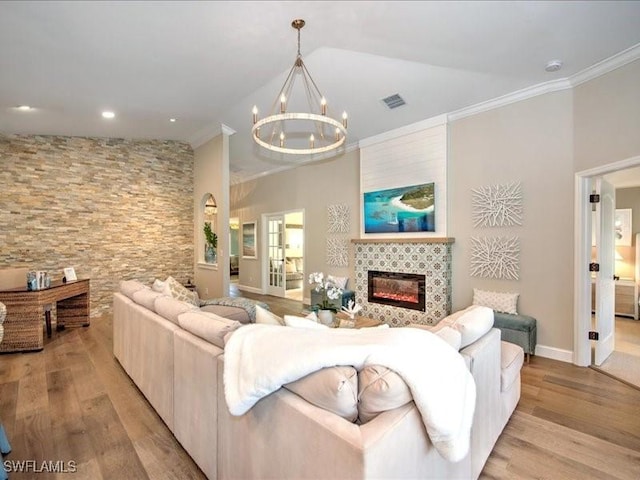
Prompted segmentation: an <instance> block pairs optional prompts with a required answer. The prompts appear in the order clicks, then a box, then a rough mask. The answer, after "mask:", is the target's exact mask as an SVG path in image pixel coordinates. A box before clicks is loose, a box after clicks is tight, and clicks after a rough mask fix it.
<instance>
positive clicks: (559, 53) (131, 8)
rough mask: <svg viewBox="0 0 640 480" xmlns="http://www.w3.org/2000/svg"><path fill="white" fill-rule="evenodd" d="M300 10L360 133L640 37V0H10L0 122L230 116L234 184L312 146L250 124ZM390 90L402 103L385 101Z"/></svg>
mask: <svg viewBox="0 0 640 480" xmlns="http://www.w3.org/2000/svg"><path fill="white" fill-rule="evenodd" d="M295 18H303V19H305V20H306V22H307V25H306V26H305V27H304V29H303V30H302V32H301V53H302V56H303V58H304V61H305V63H306V65H307V68H308V69H309V71H310V72H311V74H312V76H313V79H314V80H315V82H316V83H317V84H318V86H319V87H320V89H321V90H322V92H323V94H324V95H325V96H326V97H327V99H328V101H329V105H330V108H335V109H336V111H337V112H338V113H340V112H342V110H346V111H347V112H349V135H348V141H347V145H348V146H353V145H357V143H358V141H359V140H360V139H363V138H367V137H370V136H372V135H376V134H379V133H382V132H385V131H389V130H392V129H395V128H398V127H401V126H405V125H408V124H411V123H414V122H417V121H420V120H424V119H427V118H430V117H434V116H437V115H441V114H445V113H451V112H455V111H459V110H461V109H465V108H468V107H471V106H473V105H478V104H481V103H482V102H487V101H491V100H493V99H496V98H498V97H501V96H504V95H508V94H511V93H513V92H516V91H520V90H523V89H529V88H532V87H534V86H536V85H541V84H547V83H549V82H557V81H560V80H561V79H567V78H571V77H573V76H575V75H576V74H579V73H580V72H582V71H584V70H585V69H588V68H590V67H592V66H594V65H596V64H598V63H599V62H603V61H605V60H607V59H609V58H610V57H613V56H615V55H618V54H620V53H621V52H625V51H627V52H626V54H628V53H629V50H628V49H631V52H635V51H636V50H638V44H640V2H636V1H626V2H625V1H622V2H616V1H603V2H599V1H567V2H565V1H551V2H539V1H536V2H531V1H514V2H509V1H501V2H483V1H469V2H457V1H443V2H420V1H408V2H403V1H390V2H387V1H353V2H352V1H327V2H322V1H311V2H307V1H296V2H268V1H257V2H256V1H233V2H225V1H212V2H206V1H193V2H190V1H176V2H173V1H164V2H155V1H129V2H94V1H91V2H89V1H87V2H80V1H77V2H57V1H43V2H39V1H30V2H24V1H16V2H13V1H3V2H0V132H2V133H22V134H53V135H74V136H102V137H126V138H154V139H173V140H182V141H187V142H190V143H191V144H192V145H194V146H197V145H199V144H201V143H202V142H203V141H205V140H206V139H208V138H210V136H211V135H213V134H215V133H217V132H219V131H220V130H221V126H222V125H225V126H227V127H229V128H230V129H232V130H234V131H235V132H236V133H235V134H233V135H232V137H231V140H230V142H231V143H230V156H231V158H230V168H231V172H232V178H233V180H234V181H241V180H242V179H246V178H250V177H254V176H257V175H260V174H264V173H265V172H269V171H273V170H274V169H280V168H283V167H285V168H286V167H287V166H291V165H295V164H297V163H299V162H301V161H305V160H307V159H300V158H295V159H289V158H282V157H278V158H275V157H274V156H273V155H271V156H269V155H264V154H262V153H261V152H260V151H258V149H257V148H256V146H255V145H254V144H253V142H252V141H251V135H250V129H251V108H252V106H253V105H259V106H262V107H263V108H265V109H267V108H268V107H270V106H271V105H272V104H273V102H274V99H275V97H276V96H277V94H278V92H279V90H280V87H281V86H282V83H283V82H284V79H285V76H286V74H287V73H288V72H289V69H290V68H291V65H292V64H293V61H294V59H295V55H296V50H297V37H296V31H295V30H294V29H292V28H291V21H292V20H293V19H295ZM623 55H625V53H623ZM555 59H558V60H561V61H562V68H561V69H560V70H558V71H555V72H547V71H545V66H546V64H547V63H548V62H549V61H551V60H555ZM393 94H400V95H401V96H402V97H403V99H404V100H405V101H406V105H404V106H402V107H400V108H397V109H394V110H389V109H388V108H387V107H386V106H385V105H384V103H383V102H382V99H383V98H384V97H387V96H389V95H393ZM19 105H30V106H32V107H34V108H33V109H32V110H30V111H20V110H18V109H16V108H15V107H17V106H19ZM103 110H111V111H113V112H115V114H116V116H115V118H113V119H110V120H107V119H104V118H102V117H101V115H100V114H101V112H102V111H103ZM171 118H174V119H175V120H176V121H175V122H171V121H170V119H171Z"/></svg>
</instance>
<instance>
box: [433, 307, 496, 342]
mask: <svg viewBox="0 0 640 480" xmlns="http://www.w3.org/2000/svg"><path fill="white" fill-rule="evenodd" d="M445 327H451V328H453V329H455V330H457V331H458V332H460V335H461V337H462V338H461V341H460V348H464V347H466V346H467V345H471V344H472V343H473V342H475V341H476V340H478V339H479V338H480V337H482V336H483V335H484V334H485V333H487V332H488V331H489V330H491V327H493V310H492V309H490V308H489V307H483V306H482V305H471V306H470V307H467V308H465V309H464V310H459V311H457V312H456V313H453V314H451V315H449V316H448V317H445V318H443V319H442V320H440V321H439V322H438V325H436V327H435V328H434V333H437V332H438V331H439V330H440V329H443V328H445Z"/></svg>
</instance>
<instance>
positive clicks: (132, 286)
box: [120, 280, 149, 300]
mask: <svg viewBox="0 0 640 480" xmlns="http://www.w3.org/2000/svg"><path fill="white" fill-rule="evenodd" d="M143 288H149V287H147V286H146V285H145V284H144V283H142V282H139V281H138V280H120V293H122V294H123V295H125V296H127V297H129V298H130V299H131V300H133V294H134V293H135V292H137V291H138V290H142V289H143Z"/></svg>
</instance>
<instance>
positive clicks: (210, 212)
mask: <svg viewBox="0 0 640 480" xmlns="http://www.w3.org/2000/svg"><path fill="white" fill-rule="evenodd" d="M217 216H218V204H217V203H216V199H215V197H214V196H213V195H212V194H210V193H208V194H207V195H206V196H205V202H204V208H203V217H204V219H203V227H202V230H203V233H204V261H205V263H218V234H217V233H216V230H217V228H216V227H217V225H216V220H217Z"/></svg>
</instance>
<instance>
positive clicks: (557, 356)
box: [536, 345, 573, 363]
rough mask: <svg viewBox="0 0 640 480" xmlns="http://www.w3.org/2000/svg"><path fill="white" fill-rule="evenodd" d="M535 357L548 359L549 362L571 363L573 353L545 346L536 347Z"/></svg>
mask: <svg viewBox="0 0 640 480" xmlns="http://www.w3.org/2000/svg"><path fill="white" fill-rule="evenodd" d="M536 355H537V356H539V357H544V358H550V359H551V360H559V361H561V362H566V363H573V352H572V351H571V350H562V349H560V348H555V347H547V346H546V345H536Z"/></svg>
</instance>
